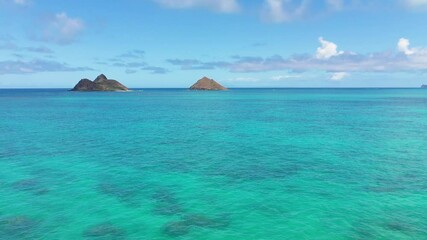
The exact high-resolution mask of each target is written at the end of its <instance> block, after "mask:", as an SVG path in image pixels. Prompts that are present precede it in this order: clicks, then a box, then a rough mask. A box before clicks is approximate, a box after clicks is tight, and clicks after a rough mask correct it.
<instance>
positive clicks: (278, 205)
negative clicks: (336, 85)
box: [0, 89, 427, 240]
mask: <svg viewBox="0 0 427 240" xmlns="http://www.w3.org/2000/svg"><path fill="white" fill-rule="evenodd" d="M0 239H1V240H9V239H19V240H25V239H43V240H45V239H46V240H53V239H55V240H58V239H59V240H62V239H72V240H74V239H96V240H101V239H102V240H107V239H123V240H124V239H148V240H151V239H159V240H160V239H165V240H166V239H203V240H214V239H215V240H217V239H230V240H240V239H242V240H252V239H253V240H283V239H296V240H301V239H310V240H311V239H316V240H317V239H320V240H321V239H324V240H335V239H338V240H340V239H342V240H356V239H392V240H399V239H416V240H423V239H427V89H231V90H230V91H225V92H203V91H188V90H185V89H144V90H135V91H133V92H127V93H121V92H114V93H111V92H110V93H107V92H92V93H89V92H85V93H82V92H69V91H67V90H66V89H50V90H48V89H32V90H25V89H23V90H6V89H3V90H0Z"/></svg>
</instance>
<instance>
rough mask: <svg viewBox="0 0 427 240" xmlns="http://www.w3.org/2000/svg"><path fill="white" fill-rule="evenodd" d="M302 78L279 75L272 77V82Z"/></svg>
mask: <svg viewBox="0 0 427 240" xmlns="http://www.w3.org/2000/svg"><path fill="white" fill-rule="evenodd" d="M300 77H301V75H278V76H273V77H271V80H274V81H282V80H287V79H293V78H300Z"/></svg>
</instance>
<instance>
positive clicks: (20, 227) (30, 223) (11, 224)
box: [0, 216, 39, 239]
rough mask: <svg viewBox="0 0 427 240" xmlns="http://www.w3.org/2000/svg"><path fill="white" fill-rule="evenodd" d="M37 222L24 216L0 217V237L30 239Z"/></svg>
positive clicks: (33, 234) (33, 235)
mask: <svg viewBox="0 0 427 240" xmlns="http://www.w3.org/2000/svg"><path fill="white" fill-rule="evenodd" d="M38 224H39V223H38V222H37V221H35V220H33V219H31V218H28V217H26V216H9V217H0V239H27V238H28V239H31V238H32V237H35V230H36V229H37V227H38Z"/></svg>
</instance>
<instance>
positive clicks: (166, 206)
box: [151, 189, 184, 215]
mask: <svg viewBox="0 0 427 240" xmlns="http://www.w3.org/2000/svg"><path fill="white" fill-rule="evenodd" d="M151 197H152V199H153V200H154V201H155V202H156V203H155V207H154V210H153V211H154V213H156V214H159V215H177V214H181V213H183V212H184V210H183V207H182V206H181V204H180V203H179V201H178V199H177V198H176V196H175V194H174V193H173V192H172V191H170V190H168V189H160V190H157V191H155V192H154V194H153V195H152V196H151Z"/></svg>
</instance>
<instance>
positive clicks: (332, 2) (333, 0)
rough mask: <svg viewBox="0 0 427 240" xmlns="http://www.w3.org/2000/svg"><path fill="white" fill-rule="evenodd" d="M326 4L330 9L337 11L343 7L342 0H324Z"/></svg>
mask: <svg viewBox="0 0 427 240" xmlns="http://www.w3.org/2000/svg"><path fill="white" fill-rule="evenodd" d="M326 4H327V5H328V7H329V8H330V9H332V10H335V11H339V10H342V9H343V8H344V3H343V0H326Z"/></svg>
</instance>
